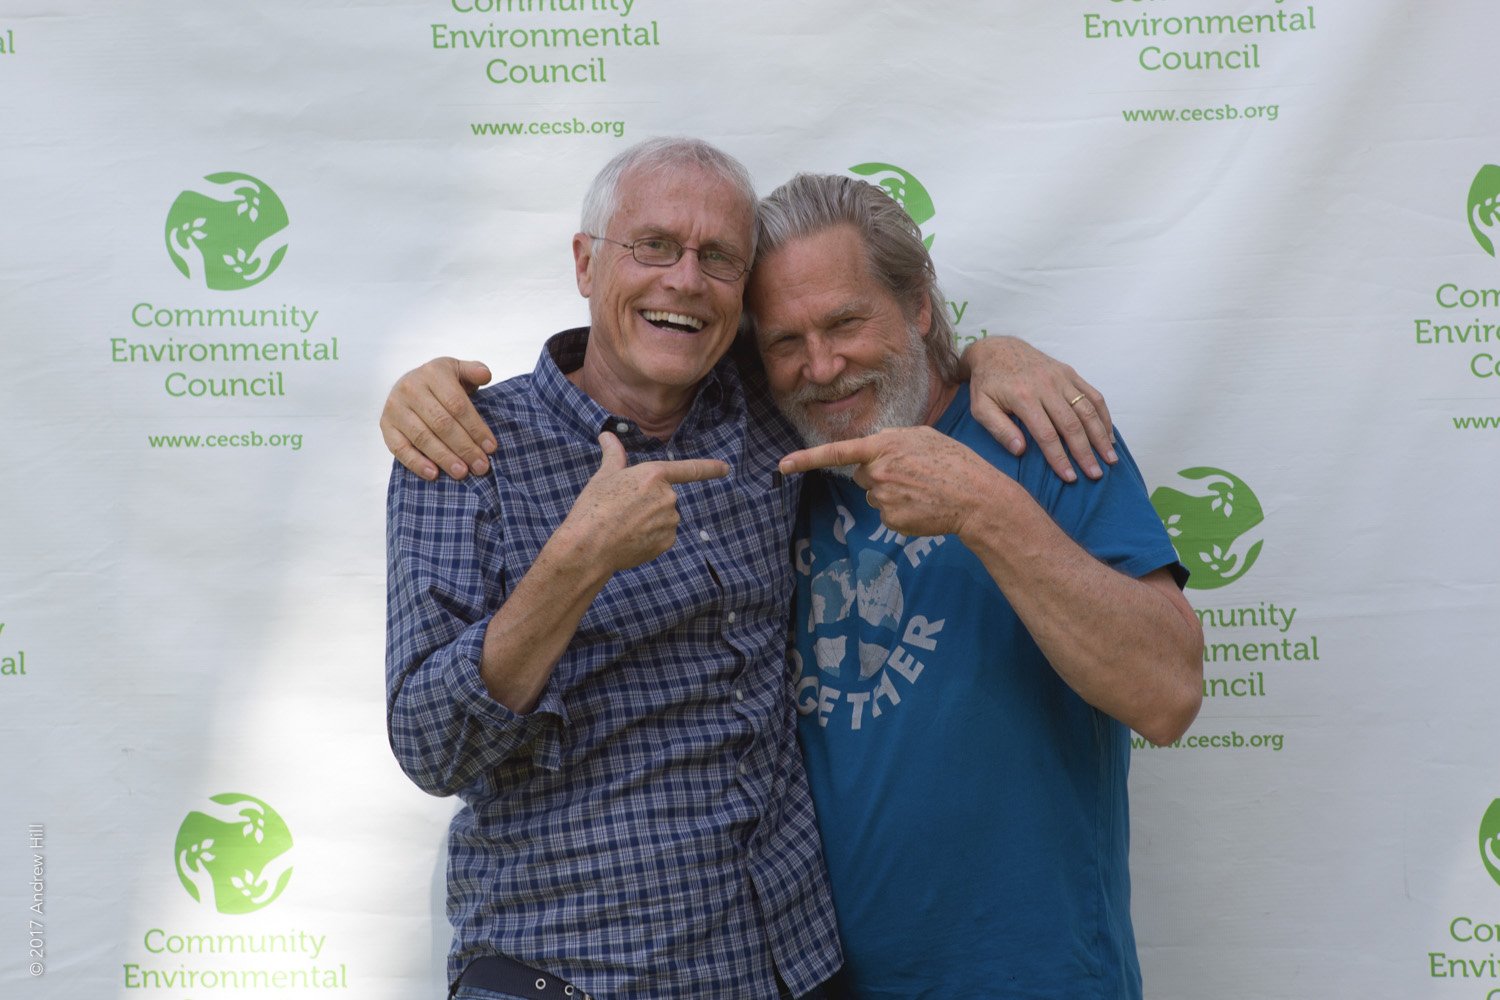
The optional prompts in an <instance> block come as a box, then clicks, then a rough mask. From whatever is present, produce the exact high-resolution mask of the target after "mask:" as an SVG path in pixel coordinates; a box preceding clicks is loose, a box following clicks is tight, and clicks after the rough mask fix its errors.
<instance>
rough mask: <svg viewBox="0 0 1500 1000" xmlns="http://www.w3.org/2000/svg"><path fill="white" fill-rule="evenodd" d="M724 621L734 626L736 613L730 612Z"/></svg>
mask: <svg viewBox="0 0 1500 1000" xmlns="http://www.w3.org/2000/svg"><path fill="white" fill-rule="evenodd" d="M724 620H725V621H727V622H730V623H731V624H732V623H733V622H734V612H733V611H731V612H729V614H727V615H725V616H724Z"/></svg>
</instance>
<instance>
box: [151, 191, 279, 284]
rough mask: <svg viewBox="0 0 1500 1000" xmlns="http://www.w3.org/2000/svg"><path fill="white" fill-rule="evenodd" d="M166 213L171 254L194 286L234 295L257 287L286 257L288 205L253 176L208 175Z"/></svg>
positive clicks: (182, 195)
mask: <svg viewBox="0 0 1500 1000" xmlns="http://www.w3.org/2000/svg"><path fill="white" fill-rule="evenodd" d="M203 180H204V181H205V183H204V184H201V185H198V186H197V187H195V188H193V189H190V190H187V191H184V192H182V193H181V194H179V195H178V196H177V200H176V201H174V202H172V207H171V208H170V209H168V210H167V227H166V240H167V253H168V254H169V255H170V256H171V259H172V266H173V267H175V268H177V270H178V271H180V272H182V275H183V277H185V278H187V279H189V280H190V281H201V282H203V284H204V285H205V286H207V287H208V288H213V289H217V290H219V291H235V290H237V289H241V288H249V287H250V286H251V285H258V284H260V283H261V282H262V281H265V280H266V279H267V278H269V277H270V276H271V273H272V272H273V271H275V270H276V268H277V267H278V266H280V264H281V258H282V257H284V256H286V247H287V227H288V225H289V224H290V223H289V222H288V220H287V215H286V206H285V205H283V204H282V203H281V199H280V198H278V197H276V192H274V191H272V190H271V188H270V187H269V186H268V185H267V184H266V183H265V182H264V181H260V180H257V179H256V178H254V177H251V176H250V175H249V174H238V173H233V172H226V173H217V174H209V175H208V176H207V177H205V178H203Z"/></svg>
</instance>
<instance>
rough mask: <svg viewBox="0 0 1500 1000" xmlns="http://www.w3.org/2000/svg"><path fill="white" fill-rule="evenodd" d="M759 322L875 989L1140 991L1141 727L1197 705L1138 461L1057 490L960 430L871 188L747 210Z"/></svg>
mask: <svg viewBox="0 0 1500 1000" xmlns="http://www.w3.org/2000/svg"><path fill="white" fill-rule="evenodd" d="M757 214H758V230H759V233H758V247H759V257H758V259H757V262H756V266H755V269H754V271H753V273H752V275H751V281H750V285H749V286H748V288H747V290H746V299H745V305H746V313H747V314H748V315H749V316H750V317H751V318H752V320H753V323H754V327H755V333H756V342H757V346H758V348H759V350H760V354H761V358H762V360H763V362H764V364H765V370H766V374H767V377H768V381H769V386H770V390H771V393H772V396H773V398H774V399H775V401H776V404H777V407H778V408H779V409H780V410H781V411H782V413H783V414H784V415H785V416H786V417H787V418H788V420H789V421H790V422H791V423H792V424H793V426H794V427H795V428H796V429H797V430H798V432H799V433H800V434H801V435H802V437H803V438H804V439H805V440H806V441H807V442H808V443H809V444H810V445H811V446H812V447H810V448H809V449H808V450H805V451H801V452H796V453H794V454H792V455H789V456H787V458H785V459H784V460H783V461H782V463H781V470H782V472H783V473H786V474H794V473H808V472H812V471H813V470H824V471H823V472H814V473H813V474H811V475H809V476H808V477H807V479H806V480H805V481H804V483H803V491H802V508H801V515H800V520H799V524H798V528H797V531H796V534H795V536H794V537H795V541H794V560H795V563H796V568H797V591H796V602H795V605H794V610H793V614H792V631H793V646H794V654H793V658H794V661H796V666H795V668H794V669H795V670H796V672H797V675H798V676H797V679H796V682H795V683H796V686H797V701H798V711H799V713H800V722H799V726H800V736H801V740H802V746H803V753H804V757H805V760H806V765H807V773H808V779H809V783H810V786H811V789H812V793H813V802H814V805H815V808H816V812H817V816H818V825H819V829H820V834H821V837H822V840H823V844H824V852H825V857H826V860H827V864H828V869H829V874H830V876H831V882H832V886H833V896H834V907H835V910H836V913H837V917H838V923H839V934H840V938H841V940H842V942H843V946H844V954H845V967H844V973H843V977H842V986H843V989H844V990H846V991H847V992H848V994H849V995H852V996H855V997H860V998H866V1000H869V998H882V1000H884V998H890V1000H896V998H900V1000H912V998H918V997H934V998H936V997H942V998H957V997H974V998H979V997H997V996H1005V997H1010V996H1017V997H1023V996H1024V997H1068V998H1070V1000H1080V998H1101V1000H1102V998H1106V997H1108V998H1139V997H1140V996H1141V977H1140V968H1139V965H1138V962H1137V958H1136V949H1135V938H1134V933H1133V930H1132V927H1131V921H1130V880H1129V872H1128V855H1129V832H1128V807H1127V802H1126V776H1127V771H1128V766H1129V754H1130V743H1129V739H1130V736H1129V731H1130V730H1131V729H1134V730H1136V731H1137V732H1139V733H1140V734H1141V735H1143V736H1145V737H1146V738H1147V739H1150V740H1151V741H1152V742H1155V743H1169V742H1171V741H1172V740H1175V739H1177V738H1178V737H1179V736H1180V735H1181V734H1182V733H1183V732H1184V731H1185V730H1186V729H1187V727H1188V725H1189V724H1190V723H1191V722H1192V720H1193V718H1194V717H1195V716H1196V714H1197V711H1198V707H1199V704H1200V701H1201V697H1202V663H1201V656H1202V641H1203V640H1202V630H1201V627H1200V626H1199V624H1198V622H1197V619H1196V617H1195V616H1194V614H1193V611H1192V608H1191V607H1190V606H1189V605H1188V603H1187V601H1186V600H1185V599H1184V598H1183V597H1182V594H1181V592H1180V589H1179V585H1180V582H1181V580H1182V579H1185V576H1186V574H1185V572H1184V571H1183V570H1182V568H1181V567H1180V566H1179V565H1178V564H1177V560H1176V555H1175V553H1174V552H1173V549H1172V546H1171V543H1170V541H1169V539H1168V537H1167V535H1166V533H1165V531H1164V529H1163V528H1162V525H1161V522H1160V520H1159V519H1158V518H1157V516H1156V515H1155V513H1154V512H1153V510H1152V508H1151V506H1150V503H1149V502H1148V500H1147V494H1146V489H1145V486H1144V484H1143V483H1142V481H1141V477H1140V474H1139V472H1138V471H1137V470H1136V467H1135V465H1134V462H1133V461H1132V459H1131V458H1130V454H1129V452H1128V451H1127V450H1126V449H1125V447H1124V444H1123V442H1120V443H1119V444H1118V445H1117V451H1118V453H1119V456H1120V461H1119V462H1118V463H1117V464H1115V465H1113V466H1111V467H1109V468H1108V469H1107V470H1106V471H1105V474H1104V475H1103V477H1102V478H1100V479H1098V480H1081V481H1078V482H1074V483H1065V482H1063V481H1061V480H1059V479H1058V478H1057V477H1055V476H1054V475H1052V473H1051V471H1050V470H1049V469H1048V467H1047V464H1046V462H1045V460H1044V459H1043V457H1042V456H1040V455H1039V454H1038V449H1036V448H1028V449H1026V450H1025V451H1024V452H1023V454H1022V455H1021V456H1020V457H1016V456H1015V455H1013V454H1011V453H1009V452H1007V451H1006V450H1005V449H1003V448H1001V447H1000V446H999V445H997V444H996V442H995V440H994V438H993V437H992V436H991V435H990V434H989V433H988V432H987V431H985V430H984V429H983V428H982V427H981V426H980V425H979V424H978V423H977V422H976V421H975V420H974V418H973V416H972V415H971V413H970V409H969V393H968V386H967V385H965V384H963V383H962V382H960V381H959V378H958V362H957V358H956V356H955V355H954V352H953V347H952V344H953V338H952V335H951V330H949V328H948V326H947V322H946V318H945V316H944V311H943V301H944V300H943V297H942V295H941V293H940V292H939V291H938V289H937V285H936V281H935V277H934V272H933V267H932V262H931V259H930V258H929V257H928V255H927V252H926V249H925V248H924V246H923V245H922V241H921V236H920V233H919V232H918V231H917V230H916V227H915V226H914V225H913V224H912V222H911V220H910V219H909V218H908V217H907V216H906V214H905V212H904V211H903V210H902V209H901V208H900V207H899V206H898V205H896V204H895V203H894V202H893V201H892V200H891V199H890V198H888V197H887V196H886V195H885V194H884V193H883V192H881V191H880V190H879V189H877V188H874V187H871V186H870V185H868V184H865V183H863V182H861V181H857V180H853V179H851V178H847V177H840V176H807V175H803V176H799V177H797V178H794V179H793V180H792V181H790V182H789V183H787V184H786V185H783V186H782V187H781V188H780V189H778V190H777V191H775V192H774V193H773V194H771V196H770V197H769V198H767V199H764V200H763V201H762V202H761V205H760V207H759V210H758V213H757Z"/></svg>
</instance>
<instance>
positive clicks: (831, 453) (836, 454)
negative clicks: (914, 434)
mask: <svg viewBox="0 0 1500 1000" xmlns="http://www.w3.org/2000/svg"><path fill="white" fill-rule="evenodd" d="M878 450H879V446H878V445H876V444H875V443H874V441H873V439H872V438H851V439H849V440H847V441H830V442H828V443H827V444H820V445H817V446H815V447H812V448H804V449H802V450H801V451H794V452H792V453H791V454H790V455H788V456H787V457H785V458H783V459H782V460H781V465H780V469H781V471H782V473H783V474H784V475H790V474H792V473H793V472H811V471H812V470H813V469H828V468H837V467H838V466H841V465H864V464H865V463H866V462H869V461H870V460H871V459H873V458H874V457H875V455H876V454H877V452H878Z"/></svg>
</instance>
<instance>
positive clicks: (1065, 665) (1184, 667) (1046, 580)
mask: <svg viewBox="0 0 1500 1000" xmlns="http://www.w3.org/2000/svg"><path fill="white" fill-rule="evenodd" d="M975 495H976V496H981V497H984V500H983V501H982V502H981V503H980V505H979V506H978V508H977V509H976V511H975V514H974V516H972V517H970V518H969V519H968V522H967V523H966V525H965V528H964V530H963V531H962V532H961V535H960V537H961V538H962V540H963V541H964V543H965V545H967V546H968V548H969V549H970V550H971V551H972V552H974V554H975V555H976V556H977V557H978V558H979V559H980V561H981V562H982V563H983V564H984V566H985V568H986V569H987V570H988V572H989V573H990V575H991V577H992V578H993V579H994V580H995V582H996V583H997V584H998V585H999V587H1000V589H1001V590H1002V591H1003V592H1004V593H1005V596H1006V598H1007V599H1008V600H1009V601H1010V604H1011V606H1012V607H1013V608H1014V609H1015V611H1016V614H1017V615H1018V616H1019V617H1020V619H1021V621H1022V622H1023V623H1024V624H1025V625H1026V628H1027V630H1028V631H1029V632H1030V634H1031V636H1032V638H1033V639H1034V640H1035V641H1036V643H1037V646H1038V647H1039V648H1040V649H1041V651H1042V653H1043V654H1044V655H1045V656H1046V657H1047V660H1048V662H1050V663H1051V664H1052V666H1053V668H1054V669H1055V670H1056V671H1057V673H1058V675H1059V676H1060V677H1061V678H1062V679H1063V681H1064V682H1066V683H1067V684H1068V686H1069V687H1071V688H1072V689H1073V690H1074V691H1075V692H1076V693H1077V694H1078V695H1079V697H1081V698H1083V700H1084V701H1086V702H1088V703H1089V704H1090V705H1093V706H1094V707H1095V708H1098V709H1099V710H1100V711H1102V712H1105V713H1106V714H1108V715H1110V716H1112V717H1113V718H1115V719H1118V720H1119V721H1121V722H1123V723H1124V724H1126V725H1128V726H1130V727H1131V728H1132V729H1134V730H1135V731H1137V732H1138V733H1140V734H1141V735H1142V736H1145V737H1146V738H1147V739H1149V740H1151V741H1152V742H1154V743H1169V742H1171V741H1172V740H1174V739H1176V738H1177V737H1178V736H1180V735H1181V734H1182V733H1183V732H1184V731H1185V730H1186V729H1187V727H1188V725H1190V724H1191V722H1192V720H1193V718H1194V717H1195V716H1196V715H1197V711H1198V706H1199V703H1200V702H1201V699H1202V670H1203V666H1202V631H1201V629H1200V628H1199V626H1198V623H1197V620H1196V618H1195V617H1194V616H1193V613H1192V609H1191V607H1190V606H1189V605H1188V604H1187V602H1186V600H1184V599H1183V598H1182V597H1181V595H1180V594H1178V593H1177V591H1176V585H1175V584H1174V583H1173V582H1172V581H1171V578H1170V575H1169V574H1168V573H1167V572H1166V571H1165V570H1160V571H1158V572H1156V573H1153V574H1149V575H1148V576H1147V577H1145V578H1142V579H1136V578H1133V577H1131V576H1128V575H1126V574H1124V573H1121V572H1119V571H1118V570H1115V569H1113V568H1112V567H1110V566H1108V565H1106V564H1105V563H1103V562H1100V561H1099V560H1098V559H1096V558H1094V557H1093V556H1092V555H1090V554H1089V553H1088V552H1087V551H1085V550H1084V549H1083V548H1082V547H1081V546H1079V545H1078V544H1077V543H1076V542H1075V541H1073V539H1071V538H1069V537H1068V535H1067V534H1066V533H1065V532H1063V531H1062V529H1061V528H1059V527H1058V526H1057V524H1056V523H1055V522H1054V521H1053V520H1052V518H1051V517H1050V516H1048V514H1047V512H1046V511H1045V510H1043V509H1042V508H1041V507H1040V506H1039V505H1037V503H1036V502H1035V501H1034V500H1033V499H1032V498H1031V496H1030V495H1029V494H1028V493H1027V492H1026V491H1025V490H1024V489H1023V488H1021V487H1020V486H1019V485H1018V484H1016V483H1015V481H1014V480H1011V479H1010V478H1009V477H1007V476H1004V475H1003V474H1000V473H998V472H996V474H995V477H994V479H993V480H992V481H991V482H989V483H986V484H984V486H983V488H982V489H980V490H979V491H977V492H976V493H975Z"/></svg>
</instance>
